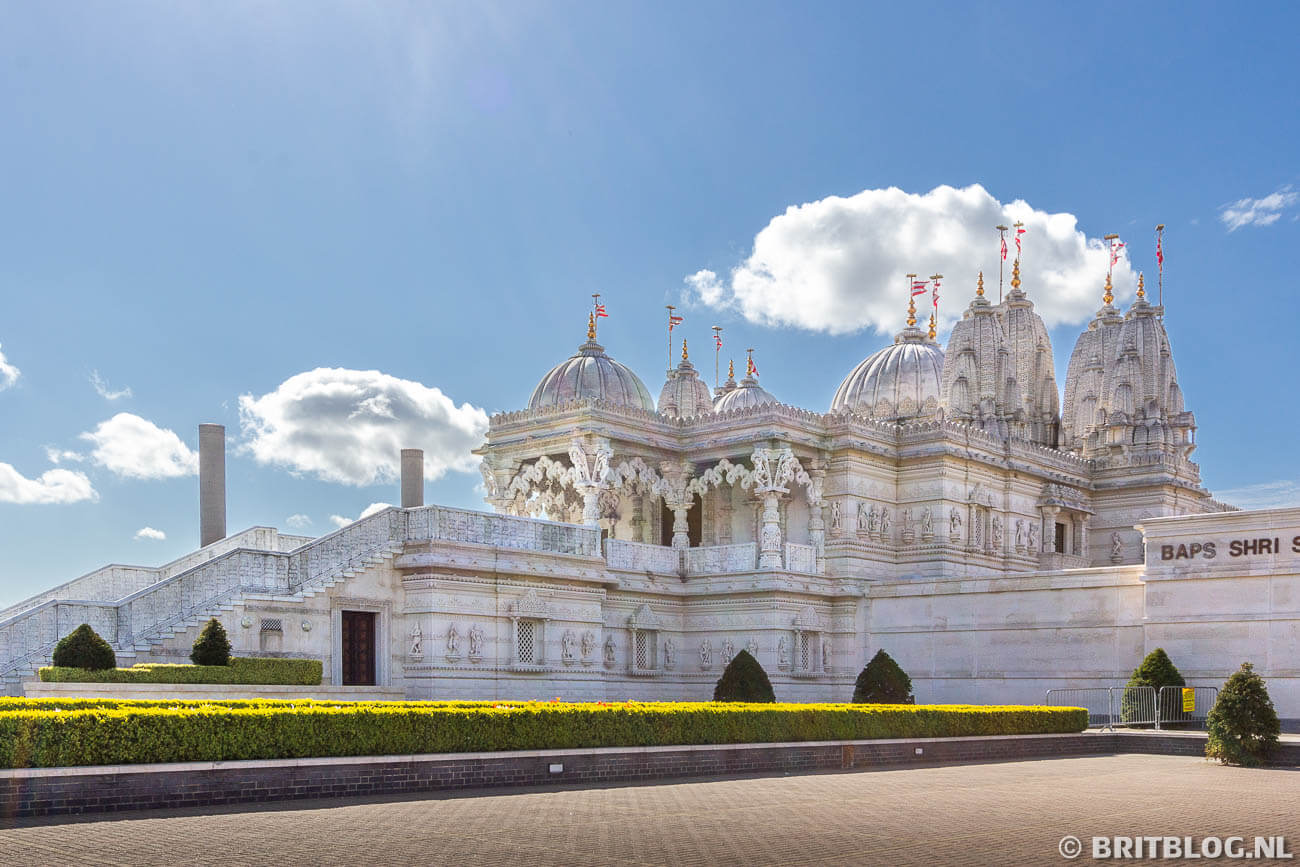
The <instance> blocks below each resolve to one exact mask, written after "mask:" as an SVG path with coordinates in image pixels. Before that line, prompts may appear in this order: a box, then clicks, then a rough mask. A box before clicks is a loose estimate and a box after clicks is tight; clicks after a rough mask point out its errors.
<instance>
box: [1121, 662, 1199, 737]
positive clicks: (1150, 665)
mask: <svg viewBox="0 0 1300 867" xmlns="http://www.w3.org/2000/svg"><path fill="white" fill-rule="evenodd" d="M1140 686H1149V687H1151V688H1153V689H1154V690H1155V695H1156V701H1157V702H1161V704H1160V722H1161V725H1164V724H1166V723H1176V722H1179V721H1180V720H1185V719H1187V715H1186V714H1184V713H1183V703H1182V695H1181V693H1178V692H1174V691H1173V690H1170V691H1169V692H1167V693H1165V694H1164V697H1163V698H1161V694H1160V689H1161V687H1166V686H1177V687H1183V686H1187V681H1186V680H1184V679H1183V675H1182V673H1181V672H1179V671H1178V667H1177V666H1175V665H1174V661H1173V660H1172V659H1170V658H1169V654H1167V653H1165V649H1164V648H1163V647H1157V648H1156V649H1155V650H1153V651H1151V652H1150V653H1148V654H1147V655H1146V657H1145V658H1144V659H1143V660H1142V663H1141V664H1140V665H1139V666H1138V667H1137V668H1135V669H1133V676H1132V677H1130V678H1129V679H1128V683H1127V684H1125V686H1124V690H1125V692H1124V695H1123V697H1122V698H1121V704H1120V719H1122V720H1123V721H1124V722H1126V723H1127V722H1133V721H1134V720H1140V719H1141V718H1142V717H1144V716H1145V717H1146V718H1147V719H1148V720H1149V719H1150V710H1149V709H1148V706H1147V703H1146V700H1145V699H1144V698H1141V697H1139V695H1138V694H1137V693H1132V692H1129V690H1131V689H1133V688H1135V687H1140ZM1171 727H1172V726H1171Z"/></svg>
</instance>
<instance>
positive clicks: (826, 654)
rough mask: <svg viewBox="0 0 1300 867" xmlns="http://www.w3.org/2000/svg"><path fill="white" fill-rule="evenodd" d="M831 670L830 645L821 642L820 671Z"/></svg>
mask: <svg viewBox="0 0 1300 867" xmlns="http://www.w3.org/2000/svg"><path fill="white" fill-rule="evenodd" d="M830 670H831V643H830V642H829V641H822V671H830Z"/></svg>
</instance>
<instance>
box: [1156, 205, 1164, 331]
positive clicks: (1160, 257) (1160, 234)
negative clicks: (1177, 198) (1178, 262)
mask: <svg viewBox="0 0 1300 867" xmlns="http://www.w3.org/2000/svg"><path fill="white" fill-rule="evenodd" d="M1156 287H1157V292H1158V295H1157V298H1156V303H1157V304H1159V305H1160V310H1161V314H1160V315H1161V316H1163V315H1164V309H1165V224H1164V223H1161V224H1160V225H1158V226H1156Z"/></svg>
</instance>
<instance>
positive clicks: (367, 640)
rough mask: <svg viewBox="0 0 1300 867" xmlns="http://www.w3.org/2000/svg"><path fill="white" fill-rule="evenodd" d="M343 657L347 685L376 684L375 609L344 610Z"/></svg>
mask: <svg viewBox="0 0 1300 867" xmlns="http://www.w3.org/2000/svg"><path fill="white" fill-rule="evenodd" d="M342 657H343V683H344V685H345V686H351V685H357V686H363V685H364V686H374V683H375V614H374V612H373V611H344V612H343V642H342Z"/></svg>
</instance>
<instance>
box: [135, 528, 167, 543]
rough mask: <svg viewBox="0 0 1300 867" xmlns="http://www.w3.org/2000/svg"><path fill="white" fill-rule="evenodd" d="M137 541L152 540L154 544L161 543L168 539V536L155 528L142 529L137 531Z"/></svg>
mask: <svg viewBox="0 0 1300 867" xmlns="http://www.w3.org/2000/svg"><path fill="white" fill-rule="evenodd" d="M135 538H136V539H150V540H152V541H154V542H161V541H163V540H164V539H166V538H167V534H166V533H164V532H163V531H162V530H155V529H154V528H153V527H141V528H140V529H139V530H136V531H135Z"/></svg>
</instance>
